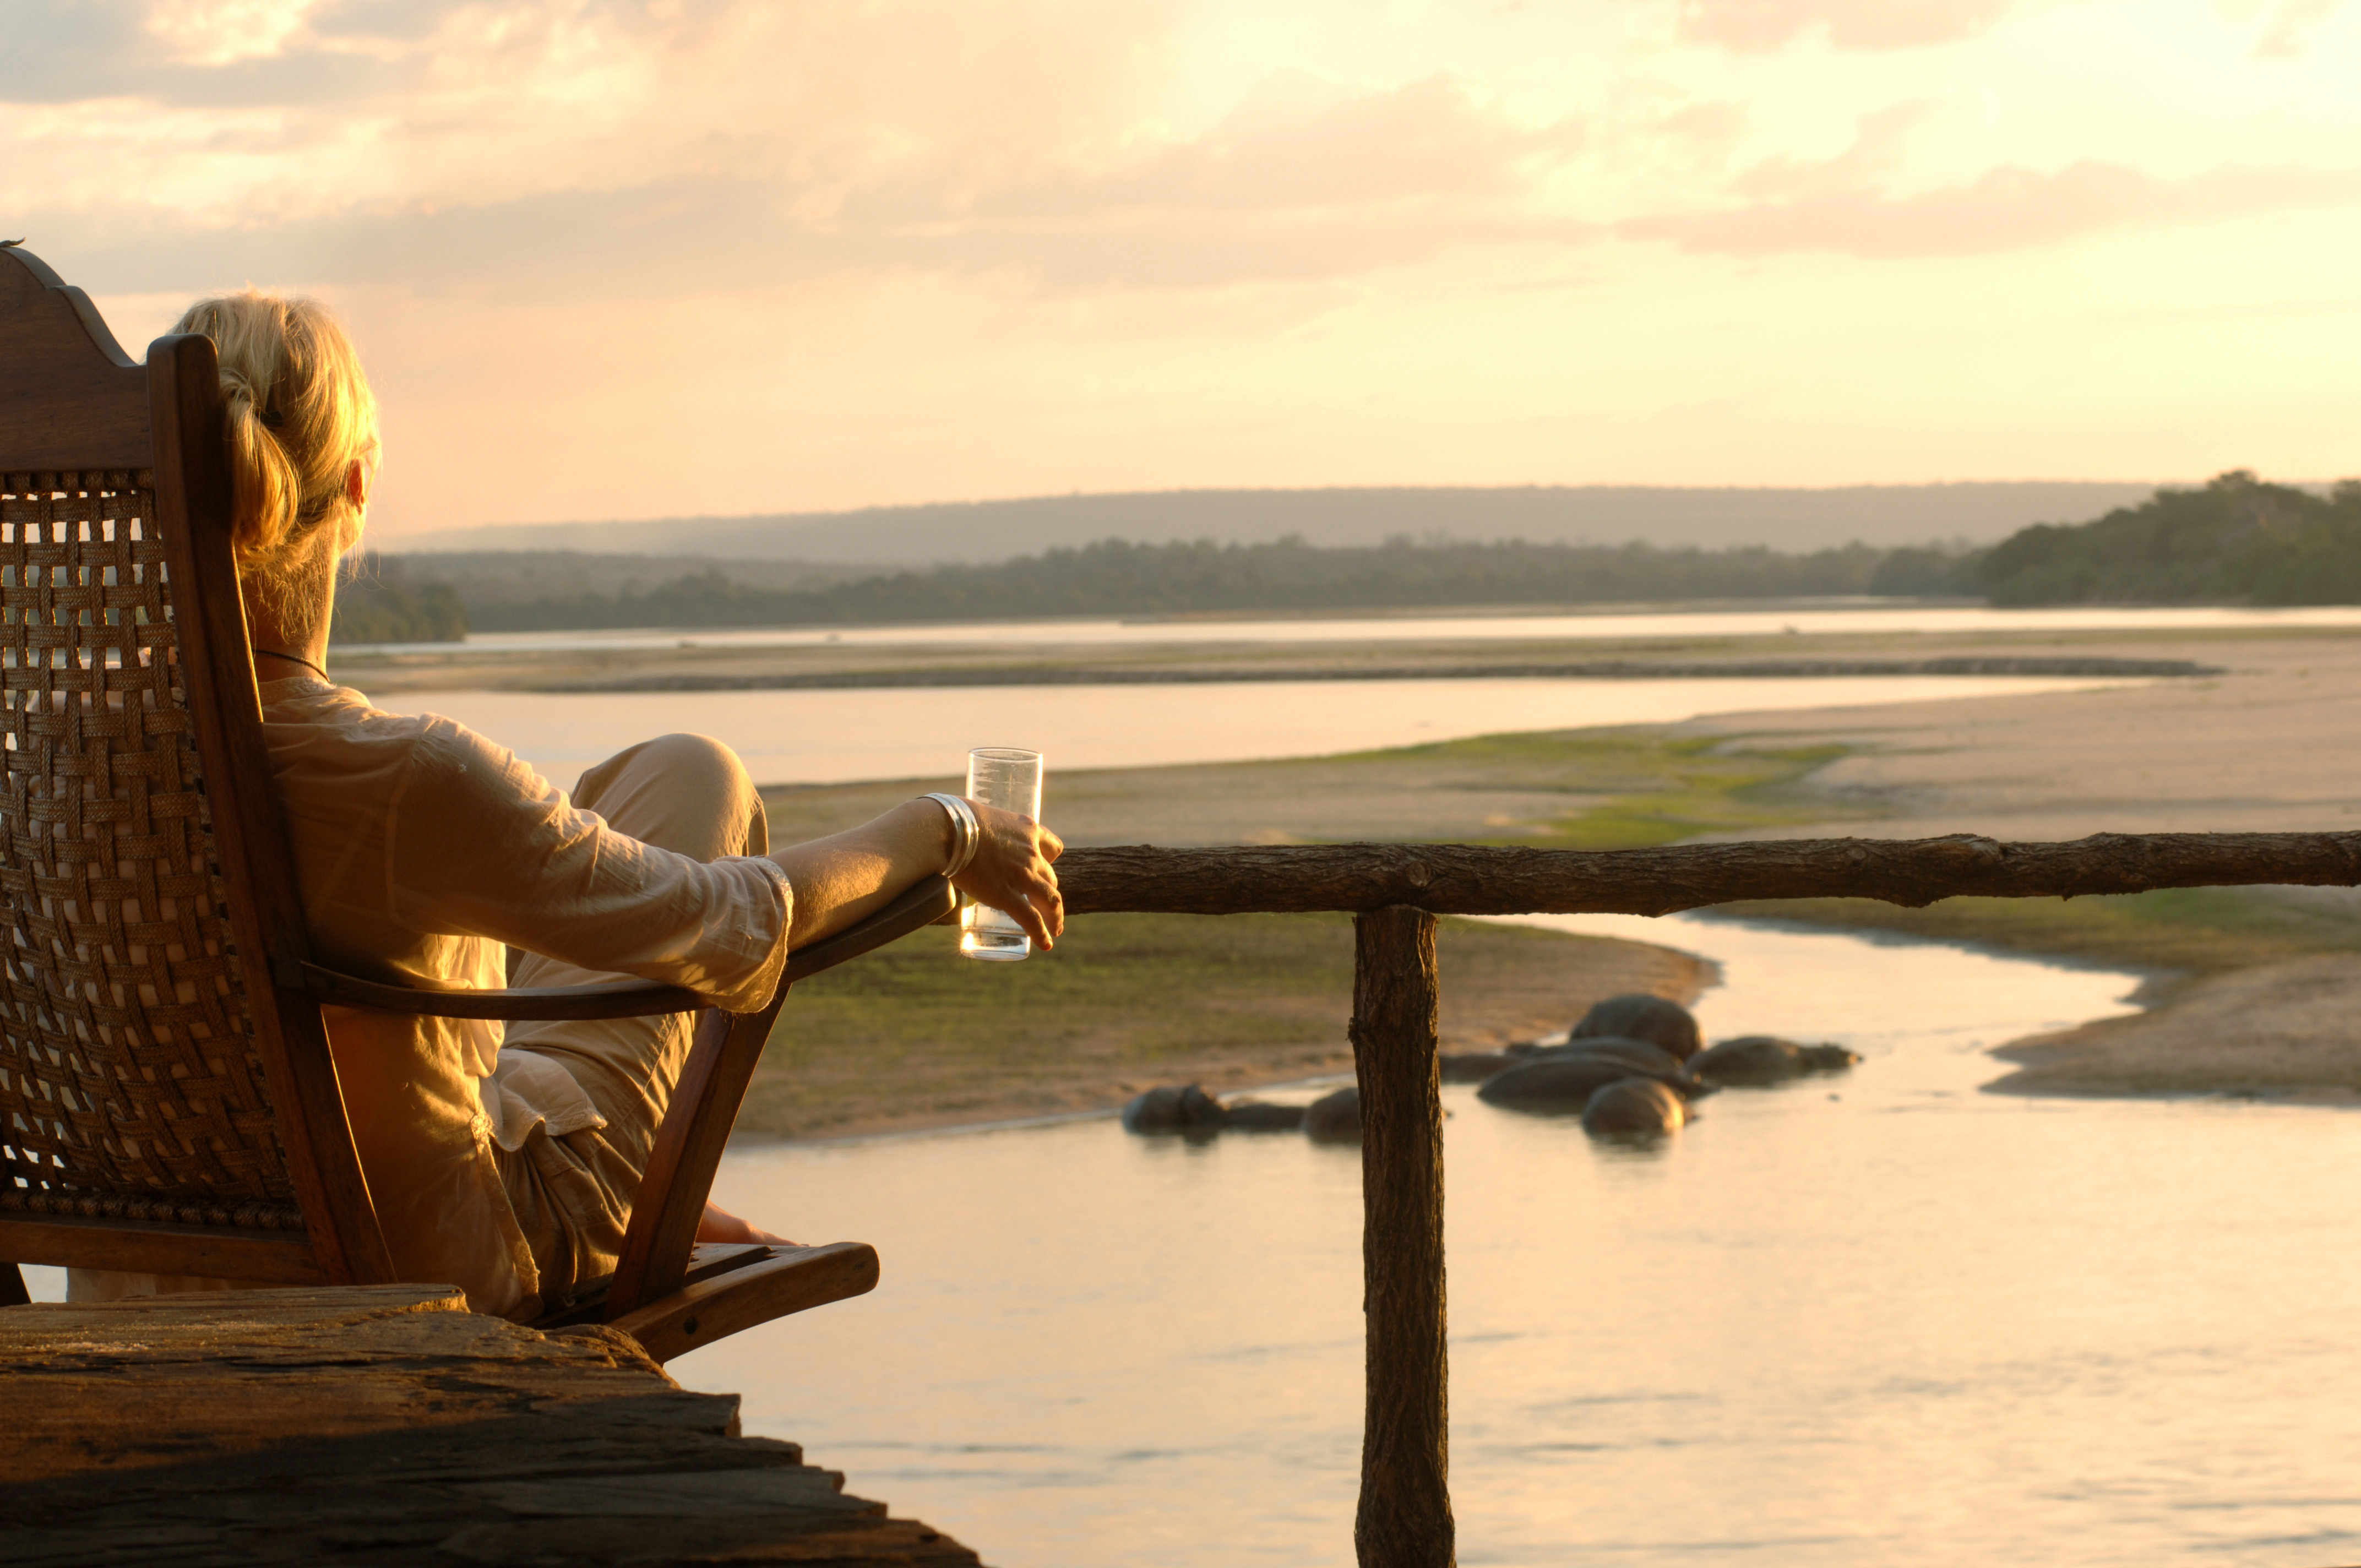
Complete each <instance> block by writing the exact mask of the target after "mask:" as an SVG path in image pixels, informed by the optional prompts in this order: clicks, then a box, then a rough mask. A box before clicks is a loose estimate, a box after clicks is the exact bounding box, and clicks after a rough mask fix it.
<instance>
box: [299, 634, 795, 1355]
mask: <svg viewBox="0 0 2361 1568" xmlns="http://www.w3.org/2000/svg"><path fill="white" fill-rule="evenodd" d="M262 703H263V719H264V725H263V739H264V741H265V743H266V745H267V746H268V747H269V754H270V771H271V774H272V776H273V777H274V778H275V779H276V780H277V782H278V786H279V799H280V807H281V809H282V810H283V811H284V812H285V814H286V817H287V826H288V832H289V836H290V838H291V839H292V841H293V845H294V852H295V865H296V872H297V876H298V879H299V880H300V882H301V883H302V893H303V910H304V916H305V919H306V922H307V924H308V925H309V926H310V928H311V934H312V942H313V955H314V957H315V959H317V961H319V962H321V963H324V964H327V965H329V966H330V967H332V968H335V969H341V970H346V971H347V972H349V973H353V974H358V975H363V976H366V977H368V978H369V979H373V980H383V981H407V982H423V983H426V984H428V985H431V986H434V987H437V988H443V989H448V988H450V987H453V986H467V987H470V988H477V987H496V986H500V985H503V984H505V983H506V979H505V974H506V957H507V956H506V954H505V952H504V951H503V950H502V949H503V946H504V945H505V946H510V947H516V948H523V949H525V950H526V951H529V952H534V953H539V954H542V955H543V956H544V957H547V958H552V959H559V960H561V961H563V962H566V963H569V964H574V965H577V966H580V967H581V968H584V969H590V970H600V971H604V972H609V973H613V974H616V975H620V976H637V977H639V978H641V979H644V980H654V981H666V982H668V983H670V984H674V985H682V986H686V987H688V988H690V989H692V990H694V991H697V992H699V993H701V994H703V995H705V996H707V997H708V998H710V999H711V1000H712V1001H713V1002H714V1003H716V1004H717V1005H719V1006H721V1007H724V1008H729V1009H731V1010H733V1011H738V1012H747V1011H752V1010H753V1009H754V1008H757V1007H759V1006H761V1005H762V1004H763V1003H766V1002H767V1001H769V999H770V995H771V992H772V991H773V990H774V989H775V987H776V986H777V984H778V981H779V975H780V973H781V970H783V968H784V966H785V962H786V956H787V955H786V932H787V925H788V916H789V913H790V911H791V910H792V908H793V899H794V894H793V892H792V890H791V889H790V888H789V887H788V885H787V880H786V873H785V872H784V871H782V870H781V869H780V867H779V866H778V865H777V864H776V862H774V861H770V860H767V859H763V858H760V857H752V856H749V857H741V858H731V859H726V860H719V861H713V862H712V863H710V864H701V863H699V862H698V861H692V860H690V859H688V858H687V857H686V856H683V855H677V854H675V853H673V852H671V851H670V850H661V849H657V848H654V847H653V846H651V845H648V844H643V843H642V842H640V841H639V840H638V839H631V838H629V837H626V836H625V835H623V834H621V833H618V832H616V831H615V830H614V829H613V828H609V827H608V826H607V824H606V822H605V821H604V820H603V819H602V818H600V817H598V816H597V815H596V814H595V813H592V812H588V811H581V810H577V809H576V808H575V807H574V806H573V805H572V804H571V803H570V802H569V801H568V800H567V799H566V795H565V793H564V792H563V791H561V790H558V789H555V788H554V787H552V786H551V784H549V783H548V782H547V781H546V780H544V779H543V778H542V777H541V775H540V774H538V773H534V772H533V769H532V768H530V767H528V766H527V765H526V764H525V763H523V762H520V761H519V760H518V759H517V758H516V757H515V756H514V755H513V754H512V753H511V752H509V751H506V750H504V749H502V748H501V747H499V746H496V745H494V744H493V743H492V742H491V741H489V740H486V739H484V738H483V737H482V736H480V735H478V734H476V733H475V732H474V731H473V730H470V729H467V728H466V727H465V726H462V725H459V724H456V723H454V722H452V721H451V720H450V719H447V718H440V717H437V716H435V715H433V714H426V715H422V716H418V717H411V716H408V715H403V714H396V713H387V712H385V711H383V710H381V709H379V708H376V707H371V706H370V705H369V703H368V699H367V698H366V697H364V696H361V694H360V693H358V692H356V691H352V690H349V689H347V688H345V687H342V686H336V685H330V684H329V683H328V682H326V681H324V680H322V679H320V678H319V677H318V676H316V675H311V674H302V675H296V676H292V677H290V678H288V679H285V680H276V681H269V682H265V683H264V684H263V686H262ZM325 1011H326V1014H327V1023H328V1044H329V1048H330V1051H331V1054H332V1055H334V1057H335V1063H336V1073H337V1076H338V1078H339V1079H340V1080H341V1081H342V1083H343V1086H344V1093H345V1105H346V1111H347V1113H348V1114H349V1116H350V1118H351V1121H352V1126H353V1137H354V1141H355V1143H356V1144H357V1146H359V1150H360V1159H361V1168H362V1170H363V1171H364V1172H365V1173H366V1174H367V1176H368V1184H369V1194H370V1196H371V1198H372V1199H373V1200H374V1201H376V1205H377V1213H378V1221H379V1224H381V1225H382V1226H383V1227H384V1230H385V1236H386V1242H387V1245H389V1246H390V1248H391V1250H392V1253H393V1262H394V1266H395V1268H396V1270H397V1271H398V1272H399V1274H400V1277H401V1278H403V1279H405V1280H416V1281H421V1282H433V1283H436V1284H456V1285H458V1286H460V1287H461V1288H464V1289H465V1290H466V1291H467V1302H468V1305H469V1306H470V1307H472V1308H473V1309H475V1310H478V1311H481V1312H492V1313H499V1314H503V1315H514V1314H518V1313H520V1312H529V1311H530V1310H532V1308H533V1303H534V1301H535V1300H536V1299H537V1297H538V1294H539V1289H540V1285H539V1279H538V1277H537V1274H536V1271H535V1269H534V1266H533V1256H532V1254H531V1252H530V1250H529V1249H528V1248H527V1247H526V1245H525V1242H524V1237H523V1234H522V1232H521V1231H520V1230H519V1229H518V1227H517V1222H516V1216H515V1214H514V1213H513V1212H512V1211H511V1209H510V1207H509V1201H508V1199H507V1197H506V1196H505V1195H504V1193H503V1190H502V1188H501V1184H500V1170H499V1168H498V1167H497V1165H496V1164H495V1162H494V1157H493V1152H492V1151H493V1146H494V1144H495V1143H496V1142H497V1143H499V1144H500V1145H502V1146H506V1147H509V1148H516V1147H518V1146H522V1144H523V1142H524V1141H525V1139H526V1137H528V1136H529V1135H531V1133H532V1131H533V1128H534V1127H535V1126H537V1125H541V1124H544V1123H545V1124H547V1125H548V1127H549V1130H550V1131H551V1132H552V1133H553V1134H559V1133H566V1132H572V1131H577V1130H578V1129H580V1128H582V1127H587V1126H598V1125H600V1124H601V1122H600V1118H599V1117H598V1112H597V1111H596V1110H595V1109H594V1108H593V1107H592V1106H591V1104H590V1102H589V1100H588V1097H587V1096H585V1095H584V1094H583V1093H582V1091H581V1090H580V1089H579V1088H578V1087H577V1086H576V1085H575V1083H574V1081H573V1080H572V1079H571V1078H570V1077H568V1076H567V1075H566V1071H565V1069H563V1068H562V1067H559V1066H558V1065H557V1064H556V1063H555V1061H553V1060H552V1059H551V1058H547V1057H538V1056H533V1055H530V1054H528V1053H524V1052H522V1051H520V1052H517V1053H513V1054H512V1055H511V1057H510V1058H509V1062H508V1066H507V1068H506V1069H503V1067H502V1062H501V1056H500V1039H501V1028H500V1025H499V1024H496V1023H483V1022H478V1021H473V1020H466V1019H448V1018H426V1017H415V1016H412V1015H409V1014H387V1013H364V1012H357V1011H354V1010H350V1009H346V1008H338V1007H331V1008H328V1009H326V1010H325Z"/></svg>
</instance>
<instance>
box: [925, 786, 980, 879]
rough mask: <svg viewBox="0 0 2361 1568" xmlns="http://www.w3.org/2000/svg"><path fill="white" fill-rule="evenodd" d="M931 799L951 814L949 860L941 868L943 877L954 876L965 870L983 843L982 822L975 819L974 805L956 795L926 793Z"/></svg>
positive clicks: (926, 796) (928, 798)
mask: <svg viewBox="0 0 2361 1568" xmlns="http://www.w3.org/2000/svg"><path fill="white" fill-rule="evenodd" d="M921 798H923V799H926V800H931V801H933V802H934V803H935V804H936V805H938V806H941V807H942V808H943V809H944V810H945V811H948V812H950V814H951V860H950V864H949V865H947V866H945V867H944V868H943V875H944V876H945V877H955V876H957V875H959V874H960V872H963V871H965V870H967V868H968V863H969V862H970V861H973V860H974V859H975V852H976V850H978V849H980V848H981V847H982V846H983V823H982V822H979V821H978V820H976V815H975V807H974V806H970V805H969V804H968V803H967V801H966V800H965V799H964V798H962V797H961V796H959V795H925V796H922V797H921Z"/></svg>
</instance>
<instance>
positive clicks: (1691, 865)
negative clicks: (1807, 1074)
mask: <svg viewBox="0 0 2361 1568" xmlns="http://www.w3.org/2000/svg"><path fill="white" fill-rule="evenodd" d="M1058 883H1059V886H1060V889H1061V890H1062V892H1063V893H1064V894H1065V899H1066V913H1067V914H1069V915H1093V914H1107V913H1112V912H1116V911H1126V912H1135V913H1142V914H1166V915H1243V914H1248V913H1265V914H1303V913H1309V912H1312V911H1316V910H1352V911H1359V910H1365V909H1382V908H1384V907H1385V906H1387V905H1394V904H1404V905H1409V904H1414V905H1417V906H1418V907H1420V908H1422V909H1425V910H1430V911H1432V912H1433V913H1435V914H1438V915H1528V914H1543V913H1548V914H1619V915H1671V914H1674V913H1675V912H1677V911H1679V910H1683V909H1699V908H1703V907H1705V906H1707V905H1714V904H1731V903H1735V902H1737V901H1739V900H1741V899H1757V898H1875V899H1881V900H1883V901H1884V902H1885V903H1888V904H1899V905H1905V906H1907V907H1909V908H1914V909H1915V908H1918V907H1920V906H1922V905H1928V904H1932V903H1934V902H1935V901H1936V900H1938V899H1941V898H1953V897H1958V896H1960V895H1963V894H1973V895H1979V896H1983V897H1995V898H2080V897H2083V896H2085V895H2087V894H2101V893H2147V892H2148V891H2150V890H2152V889H2155V888H2160V887H2237V886H2245V885H2249V884H2254V883H2301V884H2304V885H2309V886H2315V887H2355V886H2361V833H2098V834H2093V835H2092V836H2091V837H2090V838H2088V839H2076V840H2074V841H2073V842H2071V843H2065V844H2011V843H2002V842H2000V841H1999V840H1996V839H1984V838H1979V837H1977V836H1976V835H1974V834H1971V833H1960V834H1954V835H1952V836H1950V837H1949V838H1944V839H1906V840H1904V839H1764V840H1761V841H1759V842H1754V843H1745V844H1686V845H1678V846H1675V847H1673V848H1670V849H1661V850H1520V849H1493V848H1488V847H1485V846H1482V845H1476V844H1318V845H1242V846H1237V847H1235V848H1227V849H1218V850H1166V849H1159V848H1157V847H1155V846H1153V845H1147V844H1132V845H1123V846H1117V847H1113V848H1097V849H1093V848H1088V847H1084V848H1078V849H1071V850H1067V851H1066V853H1065V855H1064V856H1063V858H1061V859H1060V861H1058Z"/></svg>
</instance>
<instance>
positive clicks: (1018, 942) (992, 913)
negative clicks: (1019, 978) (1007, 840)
mask: <svg viewBox="0 0 2361 1568" xmlns="http://www.w3.org/2000/svg"><path fill="white" fill-rule="evenodd" d="M967 797H968V798H969V799H970V800H972V801H978V802H981V803H982V804H983V805H985V806H998V807H999V808H1000V809H1001V810H1003V811H1016V812H1022V813H1023V814H1024V815H1026V816H1027V817H1032V818H1033V819H1034V820H1035V821H1036V822H1038V821H1039V820H1040V819H1041V753H1040V752H1038V751H1022V750H1020V749H1018V748H1017V747H1015V746H978V747H977V748H976V749H975V750H974V751H970V752H969V753H968V754H967ZM1032 951H1033V938H1030V937H1028V936H1027V935H1026V934H1025V927H1022V926H1019V925H1018V924H1017V923H1016V921H1014V920H1012V919H1010V918H1009V917H1008V916H1005V915H1003V914H1002V913H1001V912H1000V911H999V910H997V909H987V908H985V907H984V906H983V905H981V904H969V905H966V906H965V907H964V908H962V909H961V911H960V953H961V956H962V957H964V958H971V959H985V960H987V961H989V962H994V963H1014V962H1016V960H1017V959H1021V958H1025V957H1027V955H1029V954H1030V953H1031V952H1032Z"/></svg>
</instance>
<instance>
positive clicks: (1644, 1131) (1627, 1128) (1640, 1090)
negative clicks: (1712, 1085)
mask: <svg viewBox="0 0 2361 1568" xmlns="http://www.w3.org/2000/svg"><path fill="white" fill-rule="evenodd" d="M1688 1120H1689V1107H1688V1102H1686V1101H1685V1100H1683V1099H1682V1098H1681V1097H1680V1096H1679V1095H1677V1094H1675V1093H1674V1092H1673V1091H1671V1090H1669V1089H1667V1088H1665V1087H1664V1085H1663V1084H1661V1083H1659V1082H1657V1081H1656V1080H1654V1079H1653V1078H1626V1079H1620V1080H1617V1081H1615V1082H1613V1083H1610V1084H1609V1085H1607V1087H1605V1088H1604V1089H1601V1090H1600V1091H1598V1093H1596V1094H1594V1095H1592V1096H1591V1097H1590V1103H1589V1104H1587V1105H1586V1106H1584V1107H1583V1108H1582V1130H1583V1131H1584V1132H1586V1133H1588V1134H1589V1135H1591V1136H1593V1137H1597V1138H1615V1139H1627V1138H1628V1139H1652V1138H1661V1137H1663V1136H1664V1135H1665V1134H1667V1133H1676V1132H1678V1131H1680V1129H1681V1128H1682V1126H1683V1125H1685V1124H1686V1123H1687V1122H1688Z"/></svg>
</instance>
